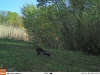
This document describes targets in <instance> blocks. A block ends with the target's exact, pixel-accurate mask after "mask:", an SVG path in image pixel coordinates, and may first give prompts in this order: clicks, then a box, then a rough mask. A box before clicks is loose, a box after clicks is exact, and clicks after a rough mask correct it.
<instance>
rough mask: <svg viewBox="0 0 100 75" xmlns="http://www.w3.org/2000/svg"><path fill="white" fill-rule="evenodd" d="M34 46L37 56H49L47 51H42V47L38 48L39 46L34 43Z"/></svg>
mask: <svg viewBox="0 0 100 75" xmlns="http://www.w3.org/2000/svg"><path fill="white" fill-rule="evenodd" d="M34 48H35V50H36V52H37V54H38V56H39V55H40V54H43V55H47V56H51V55H50V54H49V53H47V52H46V51H44V49H42V48H40V47H38V46H36V45H34Z"/></svg>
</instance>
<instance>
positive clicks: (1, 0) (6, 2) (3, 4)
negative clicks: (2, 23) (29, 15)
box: [0, 0, 38, 15]
mask: <svg viewBox="0 0 100 75" xmlns="http://www.w3.org/2000/svg"><path fill="white" fill-rule="evenodd" d="M26 3H28V4H34V5H35V6H36V4H38V2H37V0H0V11H2V10H5V11H11V12H16V13H18V14H19V15H20V14H21V8H22V7H23V5H25V4H26Z"/></svg>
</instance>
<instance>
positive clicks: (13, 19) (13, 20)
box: [0, 10, 24, 28]
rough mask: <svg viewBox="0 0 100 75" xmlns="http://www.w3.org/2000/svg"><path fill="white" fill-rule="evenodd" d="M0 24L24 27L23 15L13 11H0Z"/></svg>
mask: <svg viewBox="0 0 100 75" xmlns="http://www.w3.org/2000/svg"><path fill="white" fill-rule="evenodd" d="M0 24H3V25H8V26H9V25H10V26H11V25H12V26H15V27H20V28H24V27H23V23H22V18H21V16H19V15H18V13H15V12H11V11H4V10H1V11H0Z"/></svg>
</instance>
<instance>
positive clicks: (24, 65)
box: [0, 39, 100, 72]
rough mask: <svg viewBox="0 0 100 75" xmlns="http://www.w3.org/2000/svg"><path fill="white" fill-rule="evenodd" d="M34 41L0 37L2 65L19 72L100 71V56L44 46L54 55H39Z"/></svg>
mask: <svg viewBox="0 0 100 75" xmlns="http://www.w3.org/2000/svg"><path fill="white" fill-rule="evenodd" d="M33 45H34V44H32V43H29V42H24V41H16V40H9V39H0V67H1V68H7V71H14V72H15V71H19V72H22V71H24V72H28V71H29V72H100V57H99V56H98V57H96V56H88V55H84V54H83V53H81V52H73V51H69V50H67V49H66V50H59V49H53V48H49V47H44V46H42V48H43V49H45V50H46V51H47V52H49V53H50V54H51V55H52V56H51V57H48V56H43V55H41V56H39V57H38V56H37V54H36V51H35V50H34V48H33Z"/></svg>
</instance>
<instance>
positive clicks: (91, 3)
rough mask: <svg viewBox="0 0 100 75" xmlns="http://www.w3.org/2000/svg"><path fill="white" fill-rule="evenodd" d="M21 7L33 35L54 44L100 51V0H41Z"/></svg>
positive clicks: (37, 38)
mask: <svg viewBox="0 0 100 75" xmlns="http://www.w3.org/2000/svg"><path fill="white" fill-rule="evenodd" d="M37 1H38V4H37V7H35V6H34V5H33V4H25V5H23V7H22V8H21V11H22V16H23V24H24V26H25V28H27V30H28V33H29V35H30V39H31V41H33V42H36V43H38V44H45V45H48V46H50V47H54V48H62V49H70V50H74V51H83V52H84V53H88V54H94V55H99V54H100V1H99V0H37Z"/></svg>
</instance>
